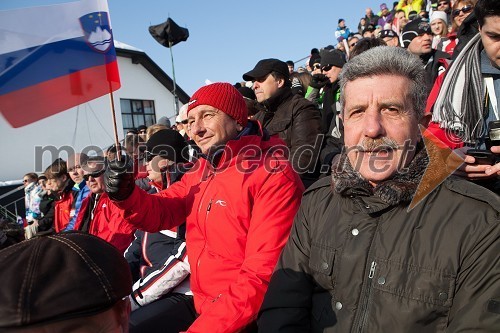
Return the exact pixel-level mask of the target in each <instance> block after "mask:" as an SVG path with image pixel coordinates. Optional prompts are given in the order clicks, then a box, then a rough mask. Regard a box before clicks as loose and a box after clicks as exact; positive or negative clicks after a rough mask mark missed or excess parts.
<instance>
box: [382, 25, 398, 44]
mask: <svg viewBox="0 0 500 333" xmlns="http://www.w3.org/2000/svg"><path fill="white" fill-rule="evenodd" d="M378 38H379V39H381V40H383V41H384V42H385V44H386V45H388V46H395V47H399V46H400V45H399V36H398V34H397V33H396V32H394V30H390V29H389V30H382V31H381V32H380V34H379V35H378Z"/></svg>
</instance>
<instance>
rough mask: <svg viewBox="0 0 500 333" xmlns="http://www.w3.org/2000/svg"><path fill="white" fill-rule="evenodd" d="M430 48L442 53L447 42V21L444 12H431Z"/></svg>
mask: <svg viewBox="0 0 500 333" xmlns="http://www.w3.org/2000/svg"><path fill="white" fill-rule="evenodd" d="M430 22H431V30H432V34H433V35H434V37H433V38H432V48H433V49H436V50H440V51H444V50H445V47H446V45H447V44H448V42H449V39H448V37H447V36H448V21H447V16H446V13H445V12H440V11H437V10H436V11H433V12H432V16H431V20H430Z"/></svg>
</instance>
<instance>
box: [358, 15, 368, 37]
mask: <svg viewBox="0 0 500 333" xmlns="http://www.w3.org/2000/svg"><path fill="white" fill-rule="evenodd" d="M368 24H369V23H368V22H367V20H366V17H362V18H361V19H359V23H358V33H359V34H360V35H362V34H363V30H365V28H366V27H367V26H368Z"/></svg>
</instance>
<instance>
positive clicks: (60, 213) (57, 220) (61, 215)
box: [54, 183, 75, 232]
mask: <svg viewBox="0 0 500 333" xmlns="http://www.w3.org/2000/svg"><path fill="white" fill-rule="evenodd" d="M69 186H71V188H72V187H73V184H72V183H71V184H69V185H68V186H67V187H66V188H65V189H64V191H63V192H62V194H61V197H60V199H58V200H56V204H55V206H54V231H55V232H61V231H63V230H64V229H66V226H67V225H68V223H69V219H70V218H71V214H72V213H73V214H74V207H73V201H74V200H75V197H74V195H73V191H72V190H71V188H70V189H68V188H69ZM72 210H73V212H72Z"/></svg>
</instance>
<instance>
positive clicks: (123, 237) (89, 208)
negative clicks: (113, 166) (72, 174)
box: [75, 156, 136, 253]
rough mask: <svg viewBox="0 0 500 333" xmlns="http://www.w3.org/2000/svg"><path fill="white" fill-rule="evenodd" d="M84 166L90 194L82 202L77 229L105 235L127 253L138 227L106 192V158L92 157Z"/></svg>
mask: <svg viewBox="0 0 500 333" xmlns="http://www.w3.org/2000/svg"><path fill="white" fill-rule="evenodd" d="M82 169H83V170H84V176H83V177H84V179H85V181H86V182H87V186H88V187H89V189H90V195H89V196H87V197H86V198H85V199H84V200H83V202H82V206H81V209H80V213H79V214H78V218H77V220H76V223H75V230H80V231H84V232H88V233H89V234H91V235H94V236H97V237H99V238H102V239H104V240H105V241H107V242H108V243H110V244H111V245H114V247H116V248H117V249H118V250H119V251H120V252H121V253H124V252H125V250H126V249H127V248H128V247H129V245H130V243H132V241H133V240H134V232H135V230H136V228H135V227H133V226H132V225H130V224H128V223H124V222H123V218H122V216H121V210H119V209H117V208H116V207H115V206H114V205H112V204H111V200H110V199H109V197H108V194H107V193H106V192H104V170H105V163H104V158H102V157H99V156H92V157H89V158H88V160H87V162H86V163H85V164H84V165H83V166H82Z"/></svg>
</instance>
